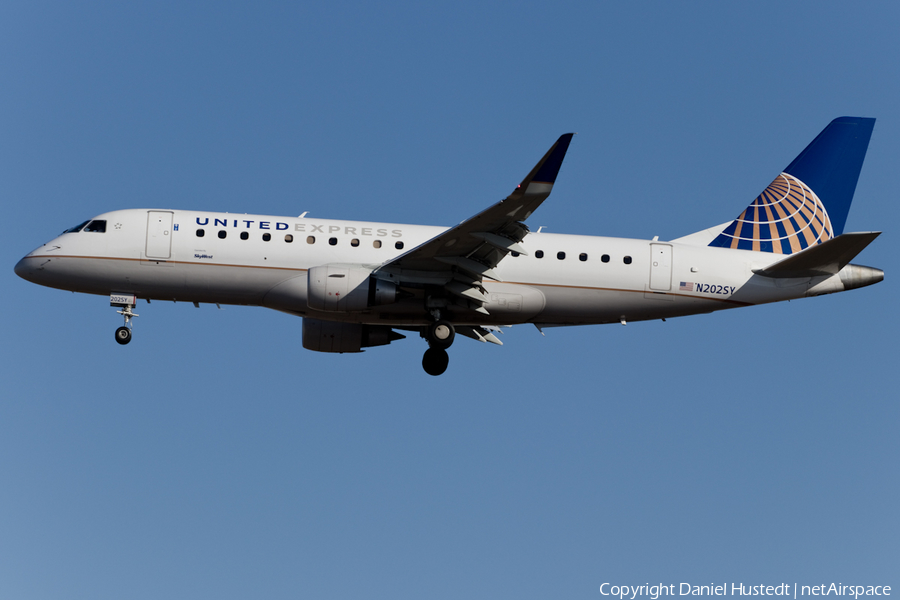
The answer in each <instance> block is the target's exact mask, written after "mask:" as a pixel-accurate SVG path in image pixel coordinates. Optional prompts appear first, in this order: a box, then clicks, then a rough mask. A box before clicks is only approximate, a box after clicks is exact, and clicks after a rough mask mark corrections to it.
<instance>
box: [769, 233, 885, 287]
mask: <svg viewBox="0 0 900 600" xmlns="http://www.w3.org/2000/svg"><path fill="white" fill-rule="evenodd" d="M879 235H881V232H880V231H871V232H865V233H845V234H843V235H839V236H837V237H836V238H832V239H830V240H828V241H827V242H822V243H821V244H818V245H816V246H810V247H809V248H807V249H806V250H803V251H802V252H799V253H797V254H792V255H790V256H789V257H787V258H785V259H784V260H782V261H779V262H777V263H775V264H774V265H770V266H768V267H766V268H765V269H756V270H754V271H753V272H754V273H756V274H757V275H762V276H764V277H774V278H782V277H817V276H820V275H834V274H835V273H837V272H838V271H840V270H841V269H843V268H844V267H845V266H847V265H848V264H849V263H850V261H851V260H853V258H854V257H855V256H856V255H857V254H859V253H860V252H862V251H863V249H865V247H866V246H868V245H869V244H870V243H872V240H874V239H875V238H877V237H878V236H879Z"/></svg>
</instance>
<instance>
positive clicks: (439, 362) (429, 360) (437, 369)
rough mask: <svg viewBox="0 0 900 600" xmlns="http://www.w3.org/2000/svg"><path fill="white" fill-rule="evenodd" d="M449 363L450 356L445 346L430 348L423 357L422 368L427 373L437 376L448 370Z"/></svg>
mask: <svg viewBox="0 0 900 600" xmlns="http://www.w3.org/2000/svg"><path fill="white" fill-rule="evenodd" d="M448 364H450V357H449V356H447V351H446V350H444V349H443V348H429V349H428V350H426V351H425V356H423V357H422V368H423V369H425V372H426V373H428V374H429V375H433V376H435V377H437V376H438V375H440V374H442V373H443V372H444V371H446V370H447V365H448Z"/></svg>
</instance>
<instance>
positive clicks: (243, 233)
mask: <svg viewBox="0 0 900 600" xmlns="http://www.w3.org/2000/svg"><path fill="white" fill-rule="evenodd" d="M241 239H242V240H248V239H250V234H249V233H247V232H246V231H242V232H241Z"/></svg>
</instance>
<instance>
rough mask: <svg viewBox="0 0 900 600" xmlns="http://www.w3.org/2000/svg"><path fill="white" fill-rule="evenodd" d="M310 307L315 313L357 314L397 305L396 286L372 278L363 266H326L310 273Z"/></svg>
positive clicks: (315, 268)
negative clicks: (371, 309) (355, 312)
mask: <svg viewBox="0 0 900 600" xmlns="http://www.w3.org/2000/svg"><path fill="white" fill-rule="evenodd" d="M307 284H308V285H307V294H308V296H307V304H309V307H310V308H312V309H314V310H324V311H329V312H354V311H361V310H366V309H367V308H370V307H372V306H381V305H383V304H393V303H394V302H396V301H397V298H398V295H399V294H398V289H397V286H396V284H394V283H393V282H391V281H382V280H381V279H378V278H377V277H373V276H372V269H370V268H368V267H363V266H360V265H340V264H333V265H322V266H319V267H313V268H312V269H310V270H309V272H308V273H307Z"/></svg>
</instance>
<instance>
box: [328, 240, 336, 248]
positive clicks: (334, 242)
mask: <svg viewBox="0 0 900 600" xmlns="http://www.w3.org/2000/svg"><path fill="white" fill-rule="evenodd" d="M328 244H329V245H331V246H337V238H328Z"/></svg>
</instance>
